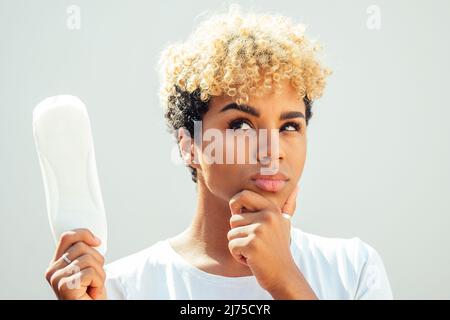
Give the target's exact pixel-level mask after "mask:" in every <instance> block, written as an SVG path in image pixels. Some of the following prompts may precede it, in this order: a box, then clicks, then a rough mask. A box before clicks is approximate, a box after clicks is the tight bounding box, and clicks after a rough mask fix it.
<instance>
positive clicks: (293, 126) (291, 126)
mask: <svg viewBox="0 0 450 320" xmlns="http://www.w3.org/2000/svg"><path fill="white" fill-rule="evenodd" d="M301 127H302V126H301V124H300V123H297V122H288V123H285V124H284V125H283V126H282V127H281V129H280V131H301Z"/></svg>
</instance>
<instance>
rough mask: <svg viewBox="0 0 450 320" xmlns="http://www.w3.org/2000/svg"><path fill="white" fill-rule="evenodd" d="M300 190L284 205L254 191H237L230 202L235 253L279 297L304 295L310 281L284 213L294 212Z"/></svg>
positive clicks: (232, 240)
mask: <svg viewBox="0 0 450 320" xmlns="http://www.w3.org/2000/svg"><path fill="white" fill-rule="evenodd" d="M297 190H298V187H297V188H295V190H294V191H293V192H292V193H291V195H290V196H289V198H288V199H287V201H286V203H285V205H284V206H283V208H279V207H278V206H277V205H275V204H274V203H273V202H272V201H270V200H268V199H266V198H264V197H263V196H262V195H260V194H258V193H256V192H254V191H250V190H243V191H241V192H239V193H237V194H236V195H235V196H233V197H232V198H231V199H230V201H229V206H230V210H231V218H230V226H231V230H230V231H229V232H228V235H227V237H228V241H229V243H228V248H229V249H230V252H231V254H232V256H233V257H234V258H235V259H236V260H237V261H238V262H240V263H242V264H244V265H246V266H248V267H249V268H250V269H251V271H252V272H253V274H254V276H255V277H256V279H257V280H258V282H259V284H260V286H261V287H262V288H264V289H265V290H267V291H268V292H269V293H271V294H272V296H274V297H278V298H301V295H300V293H301V292H303V291H304V290H300V289H304V288H303V287H304V284H303V282H306V281H305V280H304V278H303V275H302V274H301V272H300V270H299V269H298V268H297V265H296V264H295V261H294V258H293V257H292V254H291V251H290V234H291V233H290V228H291V221H290V219H287V218H286V217H284V216H283V213H287V214H288V215H289V216H291V217H292V215H293V214H294V212H295V206H296V196H297ZM242 209H244V210H242ZM242 211H246V212H245V213H241V212H242ZM306 286H307V287H308V288H309V286H308V285H307V283H306ZM311 292H312V290H311ZM311 292H308V293H309V294H310V293H311ZM312 295H314V294H313V293H312Z"/></svg>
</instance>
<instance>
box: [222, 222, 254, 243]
mask: <svg viewBox="0 0 450 320" xmlns="http://www.w3.org/2000/svg"><path fill="white" fill-rule="evenodd" d="M256 227H257V225H255V224H250V225H246V226H242V227H237V228H233V229H230V231H228V233H227V238H228V241H231V240H233V239H236V238H245V237H247V236H248V235H249V234H251V233H252V232H253V230H254V229H255V228H256Z"/></svg>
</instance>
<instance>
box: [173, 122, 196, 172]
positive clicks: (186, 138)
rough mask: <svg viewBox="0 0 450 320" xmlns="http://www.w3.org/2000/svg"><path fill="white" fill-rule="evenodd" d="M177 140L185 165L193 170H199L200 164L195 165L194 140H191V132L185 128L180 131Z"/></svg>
mask: <svg viewBox="0 0 450 320" xmlns="http://www.w3.org/2000/svg"><path fill="white" fill-rule="evenodd" d="M177 139H178V147H179V148H180V152H181V157H182V158H183V161H184V163H185V164H186V165H188V166H191V167H193V168H197V167H198V164H196V163H194V152H195V151H194V139H192V138H191V134H190V133H189V131H188V130H187V129H186V128H183V127H182V128H180V129H178V132H177Z"/></svg>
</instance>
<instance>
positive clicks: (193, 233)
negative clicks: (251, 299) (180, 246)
mask: <svg viewBox="0 0 450 320" xmlns="http://www.w3.org/2000/svg"><path fill="white" fill-rule="evenodd" d="M230 217H231V212H230V208H229V206H228V202H227V201H225V200H223V199H221V198H218V197H217V196H215V195H214V194H212V193H211V192H210V191H209V189H208V188H207V187H206V185H205V184H204V183H203V182H202V181H198V182H197V210H196V212H195V216H194V218H193V220H192V222H191V224H190V226H189V227H188V229H187V230H186V231H185V232H184V234H183V237H182V238H183V242H184V246H186V247H189V248H190V250H189V251H191V253H193V252H195V253H196V254H198V255H200V256H203V257H207V258H208V259H210V260H211V261H214V262H215V263H214V264H215V265H216V266H220V269H221V270H220V271H219V270H217V269H215V270H216V271H217V273H225V274H233V275H238V274H241V275H248V274H249V268H248V267H247V266H245V265H243V264H241V263H239V262H238V261H236V260H235V259H234V258H233V256H232V255H231V253H230V250H229V249H228V238H227V233H228V231H229V230H230Z"/></svg>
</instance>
